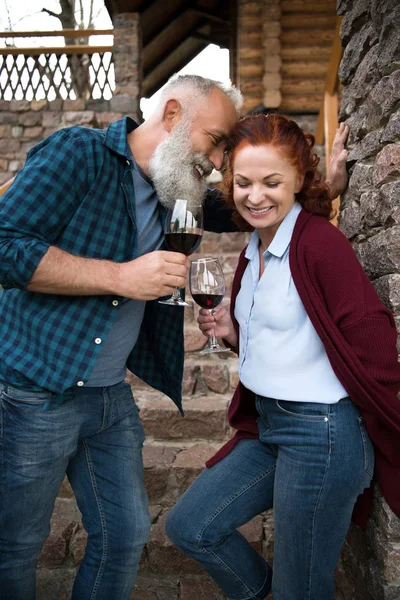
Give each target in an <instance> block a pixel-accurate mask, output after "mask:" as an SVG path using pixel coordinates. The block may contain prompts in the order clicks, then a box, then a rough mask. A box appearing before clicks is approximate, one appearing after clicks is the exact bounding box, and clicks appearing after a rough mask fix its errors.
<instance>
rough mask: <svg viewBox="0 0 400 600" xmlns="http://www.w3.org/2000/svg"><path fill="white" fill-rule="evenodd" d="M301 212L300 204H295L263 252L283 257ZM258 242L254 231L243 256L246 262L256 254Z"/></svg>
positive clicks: (258, 239) (257, 236) (256, 233)
mask: <svg viewBox="0 0 400 600" xmlns="http://www.w3.org/2000/svg"><path fill="white" fill-rule="evenodd" d="M301 210H302V208H301V204H299V203H298V202H295V203H294V205H293V208H292V209H291V210H290V211H289V212H288V214H287V215H286V217H285V218H284V219H283V221H282V223H281V224H280V225H279V227H278V231H277V232H276V234H275V236H274V239H273V240H272V242H271V243H270V245H269V246H268V248H267V250H266V251H265V252H269V253H270V254H273V255H274V256H277V257H278V258H280V257H281V256H283V254H284V253H285V251H286V249H287V247H288V246H289V244H290V240H291V239H292V234H293V229H294V226H295V225H296V221H297V217H298V216H299V213H300V212H301ZM259 241H260V238H259V235H258V232H257V230H256V231H254V232H253V234H252V236H251V238H250V242H249V245H248V246H247V250H246V253H245V256H246V258H247V259H248V260H252V259H253V258H254V256H255V254H256V253H257V252H258V245H259Z"/></svg>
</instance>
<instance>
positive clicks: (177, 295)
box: [171, 288, 181, 301]
mask: <svg viewBox="0 0 400 600" xmlns="http://www.w3.org/2000/svg"><path fill="white" fill-rule="evenodd" d="M171 300H174V301H179V300H181V293H180V291H179V288H175V290H174V293H173V294H172V296H171Z"/></svg>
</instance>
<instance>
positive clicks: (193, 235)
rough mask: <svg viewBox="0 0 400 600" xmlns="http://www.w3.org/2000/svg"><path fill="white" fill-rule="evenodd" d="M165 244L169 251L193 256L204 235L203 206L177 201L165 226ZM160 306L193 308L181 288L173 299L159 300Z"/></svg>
mask: <svg viewBox="0 0 400 600" xmlns="http://www.w3.org/2000/svg"><path fill="white" fill-rule="evenodd" d="M164 233H165V243H166V245H167V248H168V250H172V252H181V253H182V254H186V256H189V254H192V253H193V252H194V251H195V250H197V248H198V247H199V246H200V242H201V238H202V235H203V206H202V205H201V204H195V205H192V204H191V203H190V202H189V201H188V200H182V199H181V198H179V199H177V200H175V204H174V206H173V208H171V209H170V210H169V211H168V213H167V216H166V219H165V224H164ZM159 303H160V304H169V305H172V306H192V304H189V303H188V302H185V301H184V300H182V298H181V294H180V291H179V288H176V289H175V291H174V293H173V294H172V296H171V298H168V300H159Z"/></svg>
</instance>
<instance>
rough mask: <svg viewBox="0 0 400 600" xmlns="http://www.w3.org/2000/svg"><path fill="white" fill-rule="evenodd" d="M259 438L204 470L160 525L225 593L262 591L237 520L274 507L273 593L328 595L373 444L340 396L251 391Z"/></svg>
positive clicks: (310, 598)
mask: <svg viewBox="0 0 400 600" xmlns="http://www.w3.org/2000/svg"><path fill="white" fill-rule="evenodd" d="M257 410H258V412H259V415H260V417H259V419H258V428H259V439H258V440H257V439H256V440H242V441H240V442H239V443H238V444H237V445H236V447H235V448H234V449H233V450H232V452H231V453H230V454H228V455H227V456H226V457H225V458H224V459H223V460H222V461H220V462H219V463H217V464H215V465H214V466H213V467H211V468H210V469H206V470H204V471H203V472H202V474H201V475H200V476H199V477H198V478H197V479H196V480H195V482H194V483H193V484H192V485H191V487H190V488H189V489H188V490H187V492H186V493H185V494H184V495H183V496H182V498H181V499H180V500H179V502H178V503H177V504H176V505H175V507H174V508H173V509H172V511H171V512H170V513H169V515H168V518H167V522H166V529H167V534H168V535H169V537H170V538H171V540H172V541H173V542H174V543H175V544H176V545H177V546H178V548H180V549H181V550H182V551H183V552H185V553H186V554H188V555H189V556H191V557H192V558H194V559H195V560H197V561H198V562H199V563H200V564H201V565H202V566H203V567H204V569H206V571H208V573H209V574H210V575H211V577H213V579H214V580H215V581H216V582H217V584H218V585H219V586H220V587H221V589H222V590H223V592H224V593H225V595H226V596H227V598H229V599H230V600H247V599H254V600H264V598H265V597H266V596H267V595H268V593H269V591H270V589H271V576H272V571H271V568H270V566H269V565H267V563H266V562H265V560H264V559H263V558H262V557H261V556H260V555H259V554H258V553H257V552H256V551H255V550H254V548H252V546H251V545H250V544H249V543H248V542H247V541H246V539H245V538H244V537H243V536H242V535H241V534H240V533H239V532H238V531H237V528H238V527H240V526H241V525H243V524H244V523H247V522H248V521H250V519H252V518H253V517H254V516H255V515H257V514H259V513H261V512H263V511H265V510H267V509H269V508H271V507H272V506H273V507H274V525H275V534H274V535H275V542H274V573H273V577H272V592H273V596H274V600H333V593H334V571H335V566H336V563H337V560H338V557H339V553H340V549H341V548H342V545H343V543H344V540H345V537H346V533H347V531H348V528H349V524H350V520H351V515H352V511H353V506H354V503H355V501H356V498H357V496H358V495H359V494H360V493H361V492H362V490H363V489H364V488H365V487H368V486H369V484H370V480H371V477H372V473H373V469H374V452H373V447H372V444H371V441H370V439H369V437H368V435H367V433H366V431H365V427H364V423H363V420H362V419H361V417H360V414H359V411H358V409H357V407H356V406H355V405H354V404H353V403H352V402H351V400H350V398H344V399H343V400H341V401H340V402H339V403H337V404H332V405H329V404H313V403H306V402H287V401H281V400H272V399H269V398H262V397H257Z"/></svg>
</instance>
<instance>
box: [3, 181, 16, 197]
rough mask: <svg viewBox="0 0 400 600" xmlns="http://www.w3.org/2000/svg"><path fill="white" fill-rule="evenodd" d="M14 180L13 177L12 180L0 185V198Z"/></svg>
mask: <svg viewBox="0 0 400 600" xmlns="http://www.w3.org/2000/svg"><path fill="white" fill-rule="evenodd" d="M14 179H15V177H13V178H12V179H9V180H8V181H6V182H5V183H3V185H0V196H2V195H3V194H4V192H5V191H7V190H8V188H9V187H10V185H11V184H12V182H13V181H14Z"/></svg>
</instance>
